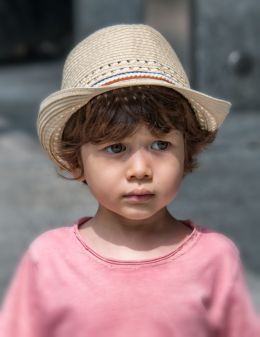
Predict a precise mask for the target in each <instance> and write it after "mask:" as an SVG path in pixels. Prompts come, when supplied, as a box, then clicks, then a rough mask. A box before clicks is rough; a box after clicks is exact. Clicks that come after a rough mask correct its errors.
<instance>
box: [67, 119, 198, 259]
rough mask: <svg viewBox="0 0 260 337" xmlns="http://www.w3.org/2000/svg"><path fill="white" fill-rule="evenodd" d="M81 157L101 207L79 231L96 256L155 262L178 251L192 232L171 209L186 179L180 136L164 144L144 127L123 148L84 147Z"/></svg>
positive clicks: (163, 138)
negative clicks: (177, 248) (174, 250)
mask: <svg viewBox="0 0 260 337" xmlns="http://www.w3.org/2000/svg"><path fill="white" fill-rule="evenodd" d="M81 156H82V162H83V167H84V177H82V180H86V181H87V183H88V187H89V189H90V191H91V193H92V194H93V196H94V197H95V198H96V200H97V201H98V204H99V206H98V210H97V213H96V214H95V216H94V217H93V218H92V219H91V220H89V221H87V222H86V223H85V224H83V225H82V226H81V227H80V229H79V230H80V234H81V235H82V237H83V238H84V240H85V241H86V242H87V244H89V245H90V247H92V248H93V249H94V250H96V252H98V253H99V254H101V255H103V256H106V257H109V258H115V259H126V260H127V259H131V260H135V259H145V258H154V257H158V256H160V255H163V254H167V253H168V252H170V251H172V249H174V247H176V246H177V245H178V243H179V242H180V241H181V240H182V239H184V238H185V236H186V235H188V234H189V233H190V232H191V229H190V228H189V227H187V226H186V225H184V224H183V223H182V222H180V221H178V220H176V219H175V218H174V217H173V216H172V215H171V214H170V213H169V212H168V210H167V208H166V206H167V205H168V204H169V203H170V202H171V201H172V200H173V199H174V198H175V197H176V194H177V192H178V190H179V188H180V186H181V182H182V178H183V169H184V140H183V136H182V133H181V132H180V131H178V130H173V131H171V132H170V133H168V134H166V135H163V136H160V138H158V137H156V136H154V135H152V134H151V133H150V131H149V130H148V129H147V128H146V127H145V126H144V125H141V126H139V127H138V128H137V130H136V132H135V133H134V134H133V135H131V136H129V137H127V138H125V139H123V140H122V141H120V142H116V143H115V142H111V143H106V144H91V143H87V144H84V145H83V146H82V148H81ZM74 174H75V176H76V175H77V174H78V172H77V170H75V172H74ZM129 193H130V194H131V195H129Z"/></svg>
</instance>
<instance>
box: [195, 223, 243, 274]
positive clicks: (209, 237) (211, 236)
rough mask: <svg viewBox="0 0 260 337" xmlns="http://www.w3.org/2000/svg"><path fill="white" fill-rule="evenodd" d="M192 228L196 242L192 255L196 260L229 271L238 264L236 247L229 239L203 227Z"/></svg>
mask: <svg viewBox="0 0 260 337" xmlns="http://www.w3.org/2000/svg"><path fill="white" fill-rule="evenodd" d="M193 225H194V224H193ZM194 227H195V230H196V231H197V236H198V240H197V243H196V245H195V246H194V249H193V254H194V255H195V256H196V259H197V260H200V261H204V262H205V263H206V264H209V265H212V266H214V268H218V267H221V268H227V269H229V268H230V269H231V270H232V269H233V268H236V266H238V265H239V264H240V252H239V249H238V246H237V245H236V243H235V242H234V241H233V240H232V239H231V238H229V237H228V236H226V235H225V234H223V233H220V232H218V231H216V230H212V229H209V228H205V227H203V226H199V225H194ZM195 256H194V258H195Z"/></svg>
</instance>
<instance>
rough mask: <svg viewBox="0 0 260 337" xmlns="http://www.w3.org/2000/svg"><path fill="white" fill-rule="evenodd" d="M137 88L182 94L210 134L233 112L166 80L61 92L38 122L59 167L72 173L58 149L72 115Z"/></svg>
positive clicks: (227, 104) (224, 103) (44, 106)
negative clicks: (111, 95)
mask: <svg viewBox="0 0 260 337" xmlns="http://www.w3.org/2000/svg"><path fill="white" fill-rule="evenodd" d="M137 85H138V86H140V85H159V86H164V87H168V88H171V89H173V90H175V91H177V92H179V93H180V94H181V95H182V96H184V97H185V98H186V99H187V100H188V101H189V102H190V104H191V106H192V108H193V110H194V112H195V114H196V117H197V119H198V121H199V123H200V125H201V127H202V128H203V129H206V130H209V131H215V130H216V129H218V128H219V127H220V126H221V124H222V123H223V121H224V119H225V118H226V116H227V114H228V113H229V111H230V108H231V103H230V102H228V101H225V100H221V99H218V98H214V97H212V96H209V95H206V94H204V93H201V92H199V91H196V90H193V89H190V88H186V87H181V86H179V85H175V84H171V83H167V82H165V81H163V80H153V79H145V78H144V79H138V80H137V79H133V80H131V79H130V80H129V79H128V80H124V81H120V83H114V84H110V85H109V86H102V87H87V88H72V89H70V88H69V89H61V90H59V91H57V92H54V93H53V94H51V95H49V96H48V97H47V98H46V99H44V100H43V101H42V103H41V105H40V109H39V115H38V120H37V129H38V134H39V138H40V141H41V143H42V145H43V147H44V149H45V150H47V152H48V153H49V154H50V156H51V158H52V159H53V160H54V161H55V162H56V163H57V164H58V166H59V167H61V168H64V169H68V168H67V166H66V163H65V162H64V161H63V160H62V159H61V158H59V156H58V155H57V151H56V149H57V144H58V142H59V140H60V139H61V136H62V132H63V129H64V126H65V124H66V122H67V121H68V119H69V118H70V117H71V115H72V114H73V113H74V112H76V111H77V110H78V109H79V108H81V107H82V106H83V105H85V104H87V103H88V102H89V101H90V100H91V99H92V98H93V97H95V96H98V95H100V94H102V93H104V92H107V91H110V90H114V89H117V88H122V87H128V86H137ZM55 144H56V145H55Z"/></svg>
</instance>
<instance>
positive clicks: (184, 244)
mask: <svg viewBox="0 0 260 337" xmlns="http://www.w3.org/2000/svg"><path fill="white" fill-rule="evenodd" d="M90 219H91V217H84V218H81V219H79V220H78V221H77V222H76V223H75V224H74V225H73V231H74V234H75V236H76V238H77V240H78V242H79V243H80V244H81V246H83V248H84V249H85V250H86V252H87V253H88V254H89V255H90V256H91V257H93V258H94V259H96V260H98V261H99V262H103V263H105V264H107V265H109V266H111V267H112V266H113V267H116V266H125V267H127V266H129V267H131V266H145V265H153V264H158V263H163V262H167V261H171V260H173V259H176V258H177V257H178V256H180V255H183V254H184V253H185V252H187V250H189V248H190V247H191V246H193V244H194V243H195V241H197V239H198V238H199V236H200V231H199V230H198V227H197V226H196V225H195V224H194V223H193V222H192V221H191V220H181V222H182V223H184V224H185V225H186V226H189V227H190V228H192V229H193V230H192V232H191V233H190V234H189V235H188V236H186V237H185V238H184V239H183V240H182V241H181V242H180V243H179V244H178V246H177V247H176V248H175V249H174V250H173V251H171V252H170V253H168V254H166V255H162V256H159V257H157V258H151V259H144V260H117V259H112V258H107V257H104V256H102V255H100V254H99V253H97V252H96V251H94V250H93V249H92V248H91V247H89V246H88V245H87V243H86V242H85V241H84V239H83V238H82V236H81V234H80V232H79V227H80V226H81V225H82V224H83V223H84V222H86V221H88V220H90Z"/></svg>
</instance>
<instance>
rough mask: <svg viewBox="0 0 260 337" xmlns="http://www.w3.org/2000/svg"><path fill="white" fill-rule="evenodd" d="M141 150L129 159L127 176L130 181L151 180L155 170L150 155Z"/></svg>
mask: <svg viewBox="0 0 260 337" xmlns="http://www.w3.org/2000/svg"><path fill="white" fill-rule="evenodd" d="M144 152H145V151H144V150H139V151H137V152H135V153H134V154H132V156H131V157H130V158H129V159H128V167H127V172H126V176H127V179H128V180H135V179H137V180H151V179H152V176H153V170H152V165H151V161H150V159H149V155H148V154H146V153H144Z"/></svg>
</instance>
